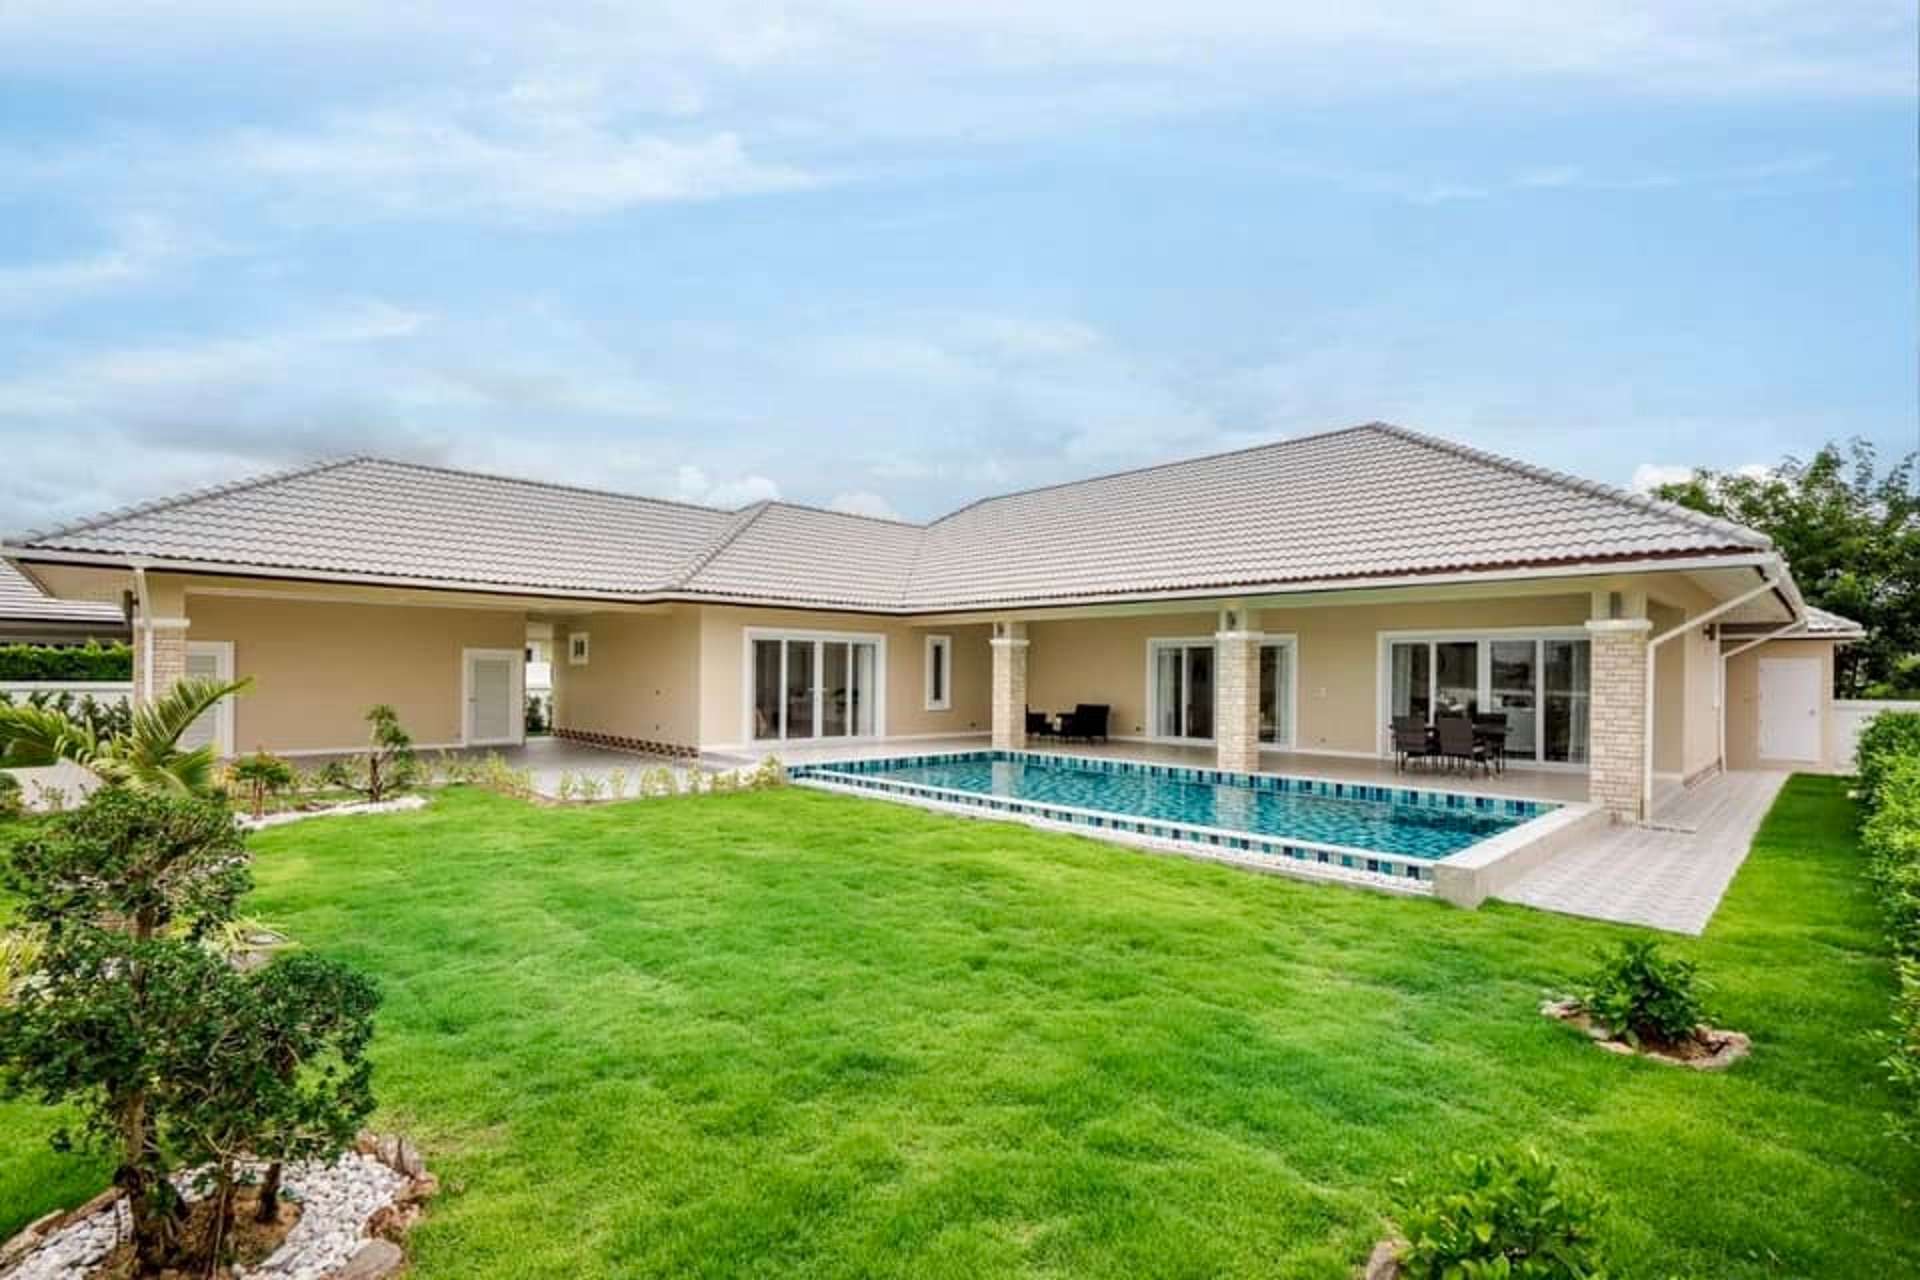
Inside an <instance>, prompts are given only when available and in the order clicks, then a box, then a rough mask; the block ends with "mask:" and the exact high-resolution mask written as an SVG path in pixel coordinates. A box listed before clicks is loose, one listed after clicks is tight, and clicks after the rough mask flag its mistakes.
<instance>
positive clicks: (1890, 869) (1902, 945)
mask: <svg viewBox="0 0 1920 1280" xmlns="http://www.w3.org/2000/svg"><path fill="white" fill-rule="evenodd" d="M1876 723H1878V722H1877V721H1876ZM1877 785H1878V793H1877V796H1876V799H1875V807H1874V808H1873V809H1872V810H1870V811H1869V813H1868V816H1867V821H1866V824H1865V826H1864V827H1863V828H1862V829H1861V835H1860V842H1861V845H1862V846H1863V847H1864V848H1865V849H1866V852H1867V870H1868V874H1869V875H1870V876H1871V877H1872V879H1873V883H1874V888H1875V889H1876V891H1877V894H1876V896H1877V897H1878V898H1879V899H1880V907H1881V910H1882V911H1883V912H1885V913H1886V921H1887V936H1888V939H1889V941H1890V942H1891V944H1892V947H1893V957H1894V965H1895V975H1896V979H1897V981H1898V984H1899V987H1898V994H1897V995H1896V996H1895V998H1894V1016H1893V1021H1894V1028H1893V1033H1892V1041H1893V1052H1892V1054H1891V1056H1890V1057H1889V1058H1888V1059H1887V1065H1888V1068H1889V1071H1890V1073H1891V1075H1892V1078H1893V1083H1894V1087H1895V1089H1896V1091H1897V1093H1898V1095H1899V1099H1900V1109H1899V1111H1898V1112H1897V1113H1896V1115H1895V1127H1896V1129H1897V1130H1898V1131H1899V1132H1901V1133H1903V1134H1905V1135H1906V1136H1907V1138H1909V1139H1910V1140H1913V1141H1916V1142H1920V756H1912V755H1904V756H1900V757H1897V758H1895V759H1892V760H1891V761H1889V762H1888V763H1887V764H1886V765H1885V767H1884V768H1883V769H1882V770H1881V772H1880V774H1879V778H1878V784H1877Z"/></svg>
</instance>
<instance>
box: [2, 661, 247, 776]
mask: <svg viewBox="0 0 1920 1280" xmlns="http://www.w3.org/2000/svg"><path fill="white" fill-rule="evenodd" d="M252 684H253V681H252V679H250V678H249V679H245V680H205V679H201V678H199V677H189V678H187V679H185V680H181V681H180V682H179V683H177V684H175V685H174V686H173V688H171V689H169V690H168V691H167V692H166V693H164V694H162V695H161V696H160V697H159V698H156V699H155V700H154V701H152V702H150V703H148V704H147V705H145V706H143V707H140V708H138V709H137V710H136V711H134V713H133V722H132V725H131V726H130V727H129V728H128V729H126V730H125V731H124V732H120V733H115V734H113V735H111V736H107V737H103V736H101V735H100V734H98V733H96V732H95V731H94V730H93V729H92V728H91V727H90V726H89V725H87V724H86V723H85V722H84V721H79V720H75V719H73V718H72V717H70V716H68V715H66V714H65V713H63V712H60V711H56V710H54V709H52V708H50V707H35V706H20V707H14V706H0V767H6V768H15V769H18V768H33V767H35V766H44V765H50V764H57V763H58V762H60V761H62V760H67V761H71V762H72V763H74V764H77V765H79V766H81V767H82V768H85V769H89V770H91V771H92V772H93V773H94V774H96V775H98V776H99V778H100V780H101V781H103V782H105V783H107V784H108V785H109V786H125V787H131V788H134V789H135V790H140V791H164V792H169V793H171V794H174V795H205V794H207V793H208V792H210V791H212V790H213V787H214V768H213V767H214V762H215V760H216V758H217V757H216V755H215V753H214V748H213V746H212V744H205V745H202V746H198V747H192V748H183V747H181V745H180V738H181V735H183V734H185V733H186V731H187V730H188V729H189V728H190V727H192V725H193V722H194V721H196V720H198V719H199V718H200V717H201V716H203V715H205V714H207V712H209V711H211V710H212V709H213V708H214V706H215V705H216V704H218V703H219V701H220V700H221V699H222V698H226V697H230V696H232V695H234V694H237V693H240V692H242V691H244V690H245V689H247V688H248V687H250V686H251V685H252Z"/></svg>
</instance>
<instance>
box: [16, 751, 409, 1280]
mask: <svg viewBox="0 0 1920 1280" xmlns="http://www.w3.org/2000/svg"><path fill="white" fill-rule="evenodd" d="M250 882H251V881H250V877H249V874H248V871H247V858H246V850H245V847H244V846H243V844H242V843H241V838H240V833H239V832H238V831H237V830H236V829H235V827H234V824H233V815H232V813H231V811H229V809H228V808H227V806H226V803H225V801H224V799H223V798H219V797H214V798H202V797H197V796H190V795H178V794H170V793H165V792H159V791H150V792H143V791H137V790H134V789H132V788H126V787H103V788H101V789H100V790H99V791H97V792H96V793H95V794H94V795H93V796H92V797H91V798H90V799H89V800H88V801H87V803H86V804H85V805H84V806H83V807H81V808H80V809H78V810H76V811H74V812H73V813H70V814H64V815H61V816H60V817H58V818H55V819H54V820H52V821H51V822H49V823H47V824H46V825H45V826H44V827H41V828H38V829H36V831H35V832H34V833H33V834H32V835H30V836H29V837H28V838H27V839H26V840H23V841H21V842H20V843H19V844H18V845H17V846H16V848H15V849H14V850H13V853H12V856H11V858H10V860H9V863H8V866H7V884H8V887H9V888H11V889H13V890H15V891H16V892H18V893H19V894H20V896H21V899H22V901H21V905H20V916H21V918H22V919H23V920H24V921H26V922H27V923H28V924H29V925H30V926H38V927H40V928H41V929H42V930H43V933H42V935H41V936H42V940H41V942H40V944H39V948H38V951H37V953H36V954H34V955H32V956H31V958H30V959H29V960H27V962H26V964H27V970H28V971H27V972H26V973H25V974H24V975H23V976H21V977H19V978H18V979H17V980H15V981H13V982H12V983H11V996H10V1000H9V1001H8V1002H7V1003H5V1004H4V1005H0V1092H4V1093H6V1094H9V1095H13V1096H21V1095H31V1096H33V1097H35V1098H37V1099H39V1100H40V1101H42V1102H45V1103H49V1104H66V1105H67V1106H68V1107H69V1108H71V1109H72V1110H71V1112H70V1114H77V1115H78V1116H79V1117H80V1118H81V1119H82V1120H83V1121H84V1125H85V1128H84V1130H83V1132H82V1134H81V1135H78V1137H79V1138H84V1139H89V1140H91V1141H92V1142H93V1143H94V1144H95V1145H97V1146H100V1147H103V1148H106V1149H109V1150H111V1151H112V1152H113V1154H114V1156H115V1161H114V1163H115V1165H116V1167H115V1170H114V1175H113V1176H114V1183H115V1185H116V1186H117V1187H118V1188H119V1189H120V1190H121V1191H122V1192H123V1193H125V1196H126V1203H127V1206H128V1210H129V1213H130V1216H131V1219H132V1226H133V1245H134V1251H135V1256H136V1260H137V1270H138V1274H141V1275H158V1274H161V1273H163V1272H164V1271H166V1270H168V1269H176V1270H178V1271H186V1272H190V1273H191V1274H196V1275H198V1274H212V1270H213V1266H214V1264H215V1263H216V1262H217V1261H219V1260H220V1259H221V1256H222V1253H223V1251H224V1247H225V1243H226V1242H227V1241H228V1240H229V1239H230V1232H231V1225H232V1221H231V1220H232V1214H233V1200H232V1190H233V1187H234V1185H235V1181H236V1179H237V1178H238V1176H239V1175H240V1172H241V1162H242V1161H243V1160H244V1159H246V1158H247V1157H248V1156H249V1155H259V1156H262V1157H264V1158H266V1159H267V1160H269V1161H278V1160H281V1159H284V1158H287V1157H288V1156H290V1155H294V1154H299V1155H311V1156H315V1157H318V1158H327V1157H330V1156H331V1155H333V1154H336V1153H337V1152H338V1151H339V1150H340V1149H342V1147H343V1146H344V1144H345V1142H346V1140H347V1138H348V1137H350V1136H351V1133H352V1131H353V1128H354V1127H355V1126H356V1125H357V1124H358V1123H359V1121H360V1120H361V1119H363V1118H364V1117H365V1115H366V1114H367V1112H368V1110H369V1109H370V1107H371V1105H372V1099H371V1096H370V1094H369V1093H368V1092H367V1089H366V1082H367V1067H366V1064H365V1060H364V1055H363V1050H364V1047H365V1044H366V1040H367V1037H368V1036H369V1035H370V1034H371V1022H370V1018H371V1012H372V1004H373V999H374V997H373V994H372V990H371V988H370V987H368V986H366V984H365V983H364V981H363V980H361V979H359V978H357V977H356V976H354V975H352V974H351V973H349V972H348V971H346V970H344V969H341V968H340V967H339V966H337V965H333V964H331V963H330V962H328V961H325V960H321V959H318V958H314V957H303V958H300V959H298V960H294V961H288V960H281V961H276V962H274V963H272V964H269V965H268V966H267V967H266V968H264V969H261V970H259V971H257V972H255V973H251V974H243V973H240V972H238V971H236V970H235V968H234V967H233V966H232V965H230V964H229V963H228V962H227V960H226V959H225V958H224V957H222V956H221V955H220V954H219V953H218V952H217V951H216V950H215V949H213V948H210V947H209V946H207V945H206V944H207V942H208V940H209V939H211V938H214V937H216V936H218V934H219V933H220V932H221V931H222V930H223V929H224V928H226V927H227V926H228V925H229V924H230V923H231V922H232V921H233V920H234V917H235V914H236V906H237V904H238V901H239V899H240V896H241V895H242V894H243V893H245V892H246V890H247V888H248V886H249V884H250ZM289 966H291V967H289ZM129 974H135V975H137V976H138V981H128V975H129ZM54 1140H55V1143H56V1145H60V1146H67V1145H71V1144H73V1143H74V1142H75V1141H76V1140H77V1138H76V1136H75V1135H70V1134H67V1133H66V1132H64V1131H61V1132H58V1133H56V1134H55V1135H54ZM195 1168H205V1169H208V1170H209V1171H210V1173H209V1175H208V1177H207V1178H206V1179H205V1182H206V1183H208V1184H210V1185H211V1187H212V1189H213V1192H214V1196H213V1199H212V1200H211V1201H210V1209H209V1210H208V1211H207V1213H208V1216H207V1218H206V1219H205V1224H206V1226H207V1229H206V1230H204V1231H198V1232H195V1231H189V1230H187V1225H188V1217H187V1210H186V1205H185V1203H184V1202H183V1199H182V1197H181V1194H180V1191H179V1186H178V1183H177V1181H176V1177H175V1175H176V1174H177V1173H178V1172H179V1171H180V1170H182V1169H195Z"/></svg>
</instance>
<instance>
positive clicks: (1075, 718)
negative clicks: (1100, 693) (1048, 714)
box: [1060, 702, 1112, 743]
mask: <svg viewBox="0 0 1920 1280" xmlns="http://www.w3.org/2000/svg"><path fill="white" fill-rule="evenodd" d="M1111 711H1112V708H1111V707H1109V706H1107V704H1106V703H1104V702H1083V703H1081V704H1080V705H1079V706H1077V707H1075V708H1074V709H1073V710H1072V711H1069V712H1068V713H1067V714H1066V715H1064V716H1061V717H1060V737H1061V738H1062V739H1063V740H1065V741H1067V742H1074V741H1079V742H1087V743H1091V742H1093V741H1094V740H1095V739H1098V740H1099V741H1101V742H1105V741H1106V740H1107V716H1108V714H1109V713H1110V712H1111Z"/></svg>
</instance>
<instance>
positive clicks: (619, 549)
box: [13, 424, 1769, 612]
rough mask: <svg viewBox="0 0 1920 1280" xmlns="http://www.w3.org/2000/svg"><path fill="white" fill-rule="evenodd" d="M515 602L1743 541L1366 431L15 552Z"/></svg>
mask: <svg viewBox="0 0 1920 1280" xmlns="http://www.w3.org/2000/svg"><path fill="white" fill-rule="evenodd" d="M13 545H14V546H16V547H18V548H20V549H22V550H24V551H33V550H41V551H47V552H58V553H74V554H82V555H105V556H113V557H142V558H145V559H148V560H150V561H155V562H165V563H182V564H206V565H209V566H224V567H229V568H235V569H255V570H274V569H279V570H287V571H298V572H302V573H307V574H314V575H320V576H329V575H338V576H341V577H348V578H360V579H401V580H406V581H418V582H427V583H445V584H449V585H467V586H473V587H495V588H504V589H513V590H524V591H540V592H550V593H553V594H559V595H564V594H568V593H570V592H578V593H590V594H595V595H602V594H604V595H616V596H660V595H671V596H682V597H689V596H690V597H708V598H727V599H748V600H758V601H767V602H777V603H792V604H800V605H821V606H839V607H846V608H866V609H879V610H892V611H920V612H925V611H932V610H940V609H953V608H965V607H973V606H987V605H1014V604H1022V603H1045V602H1048V601H1058V600H1065V599H1080V598H1105V597H1123V596H1146V595H1153V594H1156V593H1169V592H1178V591H1204V590H1208V589H1213V588H1219V589H1223V590H1234V589H1240V588H1254V587H1260V586H1275V587H1278V586H1284V585H1289V584H1301V583H1310V582H1321V581H1337V580H1341V579H1351V578H1387V577H1399V576H1408V575H1417V574H1426V573H1438V572H1447V571H1463V570H1495V571H1497V570H1499V569H1503V568H1517V567H1521V566H1540V565H1564V564H1578V563H1604V562H1609V561H1621V560H1631V559H1642V558H1659V557H1675V556H1685V555H1695V554H1700V555H1711V554H1730V553H1749V554H1750V553H1753V552H1756V551H1764V550H1766V549H1767V548H1768V547H1769V544H1768V542H1767V541H1766V539H1764V538H1762V537H1761V536H1759V535H1758V534H1756V533H1753V532H1751V531H1750V530H1747V529H1743V528H1740V527H1739V526H1736V525H1731V524H1727V523H1725V522H1722V521H1719V520H1714V519H1712V518H1710V517H1707V516H1703V515H1699V514H1697V513H1695V512H1691V511H1686V510H1684V509H1682V508H1679V507H1676V506H1671V505H1669V504H1667V503H1663V502H1658V501H1655V500H1653V499H1650V498H1645V497H1640V496H1637V495H1633V494H1628V493H1625V492H1622V491H1620V490H1616V489H1610V488H1607V487H1605V486H1602V485H1595V484H1591V483H1588V482H1586V481H1581V480H1576V479H1573V478H1571V477H1568V476H1563V475H1559V474H1557V473H1553V472H1548V471H1543V470H1540V469H1538V468H1535V467H1529V466H1526V465H1524V464H1521V463H1517V462H1513V461H1511V460H1508V459H1505V458H1500V457H1496V456H1494V455H1491V454H1486V453H1482V452H1479V451H1478V450H1473V449H1468V448H1465V447H1463V446H1460V445H1455V444H1451V443H1449V442H1446V441H1442V440H1436V439H1433V438H1431V437H1428V436H1423V435H1418V434H1416V433H1414V432H1411V431H1406V430H1404V429H1402V428H1399V427H1391V426H1384V425H1380V424H1371V425H1368V426H1364V427H1353V428H1348V429H1346V430H1344V431H1336V432H1329V433H1327V434H1324V435H1317V436H1308V437H1304V438H1300V439H1296V440H1287V441H1281V442H1279V443H1276V444H1269V445H1263V446H1260V447H1258V448H1254V449H1245V450H1241V451H1239V452H1235V453H1225V454H1218V455H1215V456H1213V457H1207V458H1196V459H1191V460H1188V461H1184V462H1174V463H1168V464H1166V465H1163V466H1157V467H1148V468H1145V469H1143V470H1139V471H1129V472H1125V473H1122V474H1119V475H1111V476H1103V477H1099V478H1096V479H1092V480H1082V481H1078V482H1075V483H1071V484H1062V485H1054V486H1051V487H1048V488H1043V489H1034V490H1030V491H1027V492H1024V493H1016V494H1010V495H1007V496H1005V497H999V498H989V499H987V500H985V501H982V502H977V503H975V504H973V505H972V506H969V507H966V508H963V509H962V510H960V511H957V512H955V513H953V514H952V515H949V516H946V517H944V518H943V519H940V520H937V521H935V522H933V523H932V524H930V525H924V526H922V525H910V524H902V523H897V522H894V521H886V520H874V519H871V518H868V517H863V516H853V515H845V514H842V513H839V512H832V511H822V510H818V509H815V508H811V507H799V506H794V505H791V504H787V503H777V502H773V503H760V504H756V505H754V506H751V507H747V508H744V509H742V510H740V511H734V512H728V511H718V510H713V509H711V508H706V507H695V506H688V505H686V504H682V503H674V502H663V501H659V500H656V499H650V498H637V497H629V496H625V495H619V494H609V493H601V492H597V491H592V490H584V489H571V488H565V487H561V486H555V485H547V484H536V483H532V482H528V481H521V480H511V479H504V478H500V477H494V476H481V475H474V474H471V473H467V472H458V471H448V470H443V469H440V468H436V467H425V466H417V465H414V464H409V463H398V462H386V461H381V460H377V459H368V458H356V459H350V460H348V461H345V462H337V463H330V464H324V465H321V466H316V467H310V468H306V469H303V470H300V471H293V472H287V473H283V474H281V475H276V476H267V477H264V478H261V479H256V480H250V481H245V482H242V483H239V484H235V485H229V486H225V487H223V488H220V489H215V490H208V491H204V492H201V493H196V494H188V495H185V496H184V497H180V498H174V499H169V500H167V501H164V502H158V503H152V504H148V505H146V506H143V507H137V508H133V509H131V510H128V511H124V512H117V513H114V514H111V515H108V516H103V517H101V518H99V519H96V520H90V521H85V522H83V523H80V524H76V525H70V526H67V527H65V528H62V529H56V530H52V531H49V532H46V533H40V534H29V535H27V536H25V537H24V538H21V539H19V540H17V541H16V542H15V543H13Z"/></svg>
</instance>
